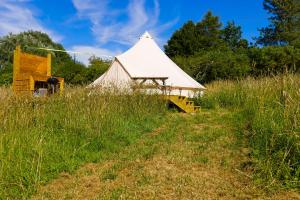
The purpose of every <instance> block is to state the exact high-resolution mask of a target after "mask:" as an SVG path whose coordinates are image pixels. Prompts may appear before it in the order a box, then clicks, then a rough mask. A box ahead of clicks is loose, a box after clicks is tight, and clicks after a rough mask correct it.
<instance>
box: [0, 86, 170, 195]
mask: <svg viewBox="0 0 300 200" xmlns="http://www.w3.org/2000/svg"><path fill="white" fill-rule="evenodd" d="M164 114H165V108H164V103H163V102H162V101H161V100H160V99H159V98H157V97H155V96H145V95H141V94H135V95H113V94H110V93H105V94H103V93H102V94H97V93H94V92H90V91H87V90H86V89H83V88H73V89H69V90H68V91H66V92H65V94H64V95H63V96H53V97H50V98H32V97H16V96H13V95H11V93H10V92H9V90H8V89H4V88H2V89H0V199H2V198H3V199H7V198H8V199H26V198H28V197H29V196H30V195H31V194H32V193H34V192H35V191H36V188H37V186H38V185H40V184H43V183H45V182H47V181H49V180H50V179H52V178H54V177H55V176H57V175H58V174H59V173H61V172H72V171H73V170H75V169H76V168H78V167H79V166H80V165H82V164H84V163H86V162H97V161H100V160H101V159H105V157H106V156H107V155H108V154H111V153H114V152H117V151H119V150H121V149H122V148H123V147H125V146H126V145H129V144H130V143H133V142H134V141H135V140H136V139H138V138H139V137H141V136H142V134H144V133H146V132H149V131H151V130H152V129H153V128H155V127H157V126H159V124H160V123H162V121H163V116H164Z"/></svg>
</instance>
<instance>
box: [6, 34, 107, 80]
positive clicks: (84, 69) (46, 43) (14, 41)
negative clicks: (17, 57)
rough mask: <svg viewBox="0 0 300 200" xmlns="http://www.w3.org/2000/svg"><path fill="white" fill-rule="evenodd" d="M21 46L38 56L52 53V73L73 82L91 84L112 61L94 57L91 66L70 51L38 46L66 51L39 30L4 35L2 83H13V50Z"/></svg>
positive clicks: (91, 59) (25, 50)
mask: <svg viewBox="0 0 300 200" xmlns="http://www.w3.org/2000/svg"><path fill="white" fill-rule="evenodd" d="M17 45H21V48H22V51H24V52H27V53H32V54H35V55H40V56H46V55H47V54H48V53H49V52H50V53H51V56H52V75H54V76H59V77H63V78H64V79H65V82H66V83H69V84H87V83H90V82H92V81H94V80H95V79H96V78H98V77H99V76H100V75H101V74H103V73H104V72H105V71H106V70H107V69H108V67H109V64H110V63H109V62H108V61H105V60H102V59H101V58H98V57H95V56H92V57H90V59H89V64H88V66H85V65H84V64H82V63H80V62H78V61H76V60H74V59H72V57H71V56H70V55H69V54H68V53H66V52H57V51H45V50H40V49H37V48H35V47H44V48H49V49H57V50H63V51H65V49H64V47H63V46H62V45H61V44H58V43H55V42H53V41H52V39H51V38H50V37H49V36H48V35H47V34H46V33H42V32H39V31H26V32H22V33H19V34H8V35H7V36H4V37H0V85H9V84H11V83H12V77H13V76H12V74H13V51H14V49H15V47H16V46H17Z"/></svg>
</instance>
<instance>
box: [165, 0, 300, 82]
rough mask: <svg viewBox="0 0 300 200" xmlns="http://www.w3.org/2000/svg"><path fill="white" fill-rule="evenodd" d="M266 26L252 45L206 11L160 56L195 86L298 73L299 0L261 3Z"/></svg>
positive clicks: (230, 25)
mask: <svg viewBox="0 0 300 200" xmlns="http://www.w3.org/2000/svg"><path fill="white" fill-rule="evenodd" d="M263 6H264V9H266V11H267V12H268V13H270V18H269V21H270V24H269V26H267V27H265V28H261V29H259V31H260V35H259V37H256V38H255V43H254V44H253V43H250V44H249V42H248V41H247V40H246V39H243V38H242V28H241V26H238V25H236V24H235V23H234V22H233V21H230V22H228V23H227V24H226V25H225V26H224V27H223V26H222V24H221V22H220V19H219V17H217V16H214V15H213V13H212V12H210V11H209V12H207V14H206V15H205V16H204V17H203V19H202V20H201V21H200V22H197V23H194V22H193V21H188V22H186V23H185V24H184V25H183V26H182V27H181V28H180V29H178V30H177V31H175V32H174V33H173V35H172V37H171V38H170V40H169V41H168V42H167V44H166V45H165V52H166V54H167V55H168V56H169V57H171V58H172V59H173V60H174V61H175V62H176V63H177V64H178V65H179V66H180V67H182V68H183V69H184V70H185V71H186V72H187V73H189V74H190V75H191V76H193V77H194V78H195V79H196V80H197V81H199V82H201V83H207V82H210V81H213V80H218V79H240V78H243V77H245V76H249V75H251V76H255V77H257V76H268V75H276V74H279V73H282V72H286V71H289V72H292V73H295V72H299V69H300V1H299V0H265V1H264V2H263Z"/></svg>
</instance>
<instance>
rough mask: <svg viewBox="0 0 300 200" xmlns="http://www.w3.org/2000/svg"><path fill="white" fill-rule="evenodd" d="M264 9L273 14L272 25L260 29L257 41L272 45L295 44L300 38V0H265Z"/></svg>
mask: <svg viewBox="0 0 300 200" xmlns="http://www.w3.org/2000/svg"><path fill="white" fill-rule="evenodd" d="M263 5H264V9H265V10H267V11H268V13H270V14H271V17H270V18H269V20H270V25H269V26H268V27H265V28H262V29H260V37H258V38H257V43H258V44H261V45H264V46H270V45H295V44H297V43H299V40H300V1H299V0H264V3H263Z"/></svg>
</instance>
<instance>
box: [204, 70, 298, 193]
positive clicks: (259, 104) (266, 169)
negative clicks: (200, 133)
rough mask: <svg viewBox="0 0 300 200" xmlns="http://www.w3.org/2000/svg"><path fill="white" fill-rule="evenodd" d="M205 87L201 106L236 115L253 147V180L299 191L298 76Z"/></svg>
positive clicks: (223, 82)
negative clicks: (235, 113) (254, 170)
mask: <svg viewBox="0 0 300 200" xmlns="http://www.w3.org/2000/svg"><path fill="white" fill-rule="evenodd" d="M207 87H208V92H207V95H206V96H205V97H204V98H202V99H201V100H200V104H202V105H203V106H204V107H207V108H218V107H226V108H229V109H232V110H235V111H237V113H239V114H238V115H237V117H236V118H235V119H236V120H237V122H238V125H241V126H240V128H241V129H242V130H243V134H244V135H243V136H245V137H247V139H248V141H249V146H250V147H251V148H252V153H251V156H252V158H253V160H254V164H255V169H256V175H257V176H256V181H257V182H259V183H264V184H265V183H266V182H267V183H269V185H270V186H271V185H283V186H285V187H288V188H298V189H299V188H300V76H299V75H298V76H296V75H282V76H277V77H273V78H263V79H259V80H255V79H253V78H249V79H246V80H242V81H218V82H214V83H212V84H211V85H208V86H207ZM276 183H279V184H276Z"/></svg>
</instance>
